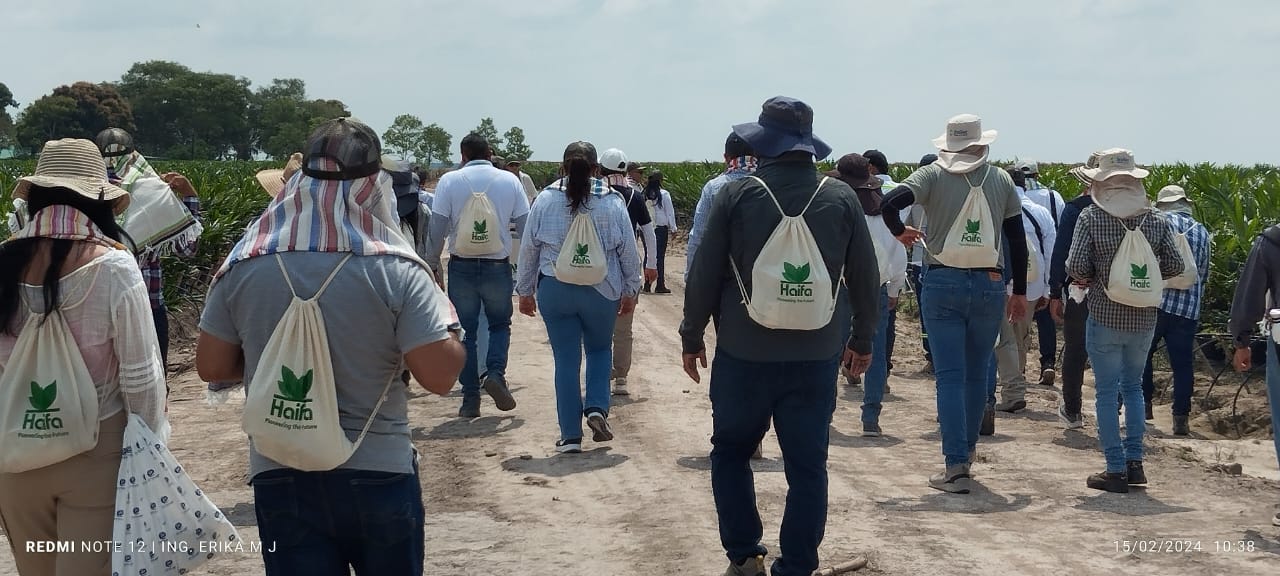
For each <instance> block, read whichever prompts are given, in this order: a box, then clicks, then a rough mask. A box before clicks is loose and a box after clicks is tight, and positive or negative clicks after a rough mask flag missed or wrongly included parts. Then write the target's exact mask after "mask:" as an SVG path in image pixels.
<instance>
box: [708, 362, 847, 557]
mask: <svg viewBox="0 0 1280 576" xmlns="http://www.w3.org/2000/svg"><path fill="white" fill-rule="evenodd" d="M838 364H839V357H838V356H836V357H832V358H831V359H829V360H821V361H814V362H751V361H747V360H741V359H738V358H734V357H732V356H730V355H729V354H727V353H725V352H724V350H717V351H716V355H715V361H714V363H713V364H712V367H711V409H712V421H713V425H712V435H711V444H712V449H711V491H712V494H713V495H714V496H715V501H716V514H717V515H718V516H719V520H720V543H721V544H722V545H723V546H724V549H725V552H726V554H727V555H728V557H729V559H730V560H731V561H733V562H741V561H742V560H744V559H746V558H751V557H754V556H759V555H764V554H767V553H768V551H767V550H766V549H765V548H764V546H762V545H761V544H760V539H761V537H762V536H763V531H764V529H763V527H762V526H761V523H760V513H759V511H758V510H757V509H756V493H755V479H754V476H753V474H752V472H751V454H752V453H753V452H755V450H756V446H758V445H759V444H760V440H761V439H762V438H764V434H765V431H766V430H768V429H769V419H770V418H771V417H772V418H773V425H774V427H775V428H776V430H777V434H778V444H779V446H780V447H781V448H782V459H783V462H784V464H785V469H786V476H787V487H788V490H787V504H786V510H785V511H784V512H783V517H782V530H781V532H780V533H779V537H778V542H779V544H780V545H781V548H782V550H781V555H779V556H778V559H777V560H776V561H775V562H774V564H773V576H800V575H803V576H809V574H811V573H812V572H813V571H814V570H816V569H817V568H818V545H819V544H821V543H822V538H823V536H824V534H825V531H826V525H827V443H828V441H829V440H830V425H831V413H832V411H833V410H835V401H836V370H837V365H838Z"/></svg>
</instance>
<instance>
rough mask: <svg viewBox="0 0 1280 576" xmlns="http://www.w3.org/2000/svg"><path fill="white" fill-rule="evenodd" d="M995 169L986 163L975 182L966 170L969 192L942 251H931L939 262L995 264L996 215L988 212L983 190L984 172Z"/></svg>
mask: <svg viewBox="0 0 1280 576" xmlns="http://www.w3.org/2000/svg"><path fill="white" fill-rule="evenodd" d="M995 169H996V168H992V167H990V166H988V167H987V170H986V171H985V172H983V174H982V181H981V182H978V184H977V185H976V186H975V185H974V184H973V182H972V181H970V180H969V175H968V174H965V175H964V179H965V182H968V183H969V196H968V197H966V198H965V201H964V205H963V206H961V207H960V213H959V214H957V215H956V220H955V222H952V223H951V230H949V231H948V232H947V239H946V242H945V243H944V244H943V248H942V252H939V253H937V254H934V255H933V257H934V258H936V259H937V260H938V262H941V263H943V264H945V265H947V266H951V267H952V268H995V267H996V265H997V264H998V262H999V254H998V253H997V252H996V227H995V219H994V218H992V216H991V205H990V203H988V202H987V195H986V193H984V192H983V191H982V185H983V184H985V183H986V181H987V176H988V175H990V174H991V171H992V170H995Z"/></svg>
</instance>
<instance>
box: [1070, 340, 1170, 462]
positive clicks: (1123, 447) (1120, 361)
mask: <svg viewBox="0 0 1280 576" xmlns="http://www.w3.org/2000/svg"><path fill="white" fill-rule="evenodd" d="M1154 332H1155V330H1154V329H1152V330H1147V331H1145V332H1124V331H1120V330H1115V329H1112V328H1108V327H1106V326H1103V325H1102V324H1099V323H1098V322H1097V321H1096V320H1094V319H1093V318H1090V319H1089V321H1088V325H1086V327H1085V337H1084V338H1085V348H1086V349H1088V350H1089V362H1090V363H1091V364H1092V365H1093V376H1094V380H1095V387H1096V390H1095V394H1096V398H1095V400H1096V407H1097V411H1098V413H1097V418H1098V442H1099V443H1100V444H1102V454H1103V456H1105V457H1106V459H1107V472H1125V471H1127V470H1128V469H1127V468H1126V467H1125V462H1126V461H1127V460H1142V436H1143V434H1145V433H1146V427H1147V422H1146V415H1145V413H1146V411H1145V410H1144V407H1143V400H1142V369H1143V367H1144V366H1146V361H1147V352H1148V351H1149V350H1150V348H1151V335H1152V334H1153V333H1154ZM1118 398H1119V399H1123V401H1124V425H1125V436H1124V441H1123V443H1121V439H1120V416H1119V414H1117V412H1118V411H1119V405H1118V404H1117V399H1118Z"/></svg>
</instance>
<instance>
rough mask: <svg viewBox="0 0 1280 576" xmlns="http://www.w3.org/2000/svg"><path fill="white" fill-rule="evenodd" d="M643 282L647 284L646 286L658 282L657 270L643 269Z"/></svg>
mask: <svg viewBox="0 0 1280 576" xmlns="http://www.w3.org/2000/svg"><path fill="white" fill-rule="evenodd" d="M644 281H645V283H647V284H652V283H654V282H657V281H658V269H657V268H645V269H644Z"/></svg>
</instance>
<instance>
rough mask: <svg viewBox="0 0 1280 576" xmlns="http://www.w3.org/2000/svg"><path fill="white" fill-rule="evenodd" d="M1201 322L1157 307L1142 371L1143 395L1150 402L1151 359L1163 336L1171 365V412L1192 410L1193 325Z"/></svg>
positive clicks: (1152, 386)
mask: <svg viewBox="0 0 1280 576" xmlns="http://www.w3.org/2000/svg"><path fill="white" fill-rule="evenodd" d="M1199 327H1200V323H1199V322H1197V321H1195V320H1192V319H1190V318H1183V317H1182V316H1178V315H1177V314H1170V313H1168V312H1165V311H1164V310H1161V311H1160V316H1159V319H1158V320H1156V331H1155V335H1154V336H1152V337H1151V350H1150V351H1149V352H1148V353H1147V366H1146V369H1145V370H1144V371H1143V372H1142V397H1143V398H1144V399H1145V400H1146V401H1147V402H1151V398H1152V397H1153V396H1154V395H1155V391H1156V389H1155V383H1154V382H1153V381H1152V376H1151V370H1152V366H1151V360H1152V357H1154V356H1155V353H1156V343H1157V342H1159V341H1160V340H1161V339H1163V340H1164V347H1165V352H1167V353H1168V354H1169V367H1170V368H1172V369H1173V413H1174V414H1175V415H1178V416H1185V415H1187V414H1190V413H1191V392H1192V391H1193V389H1194V388H1195V385H1196V366H1195V357H1196V356H1195V355H1196V329H1197V328H1199Z"/></svg>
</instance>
